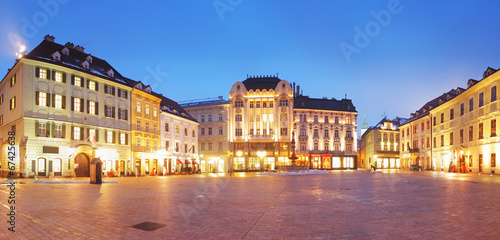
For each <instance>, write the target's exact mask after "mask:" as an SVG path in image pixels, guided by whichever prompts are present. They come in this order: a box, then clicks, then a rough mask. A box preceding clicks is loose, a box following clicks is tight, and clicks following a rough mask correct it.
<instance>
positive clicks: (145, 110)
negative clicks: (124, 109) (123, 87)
mask: <svg viewBox="0 0 500 240" xmlns="http://www.w3.org/2000/svg"><path fill="white" fill-rule="evenodd" d="M129 81H131V82H132V84H133V86H134V89H133V90H132V92H131V105H132V107H131V109H132V111H131V121H130V122H131V124H132V128H131V129H132V131H131V132H132V133H131V135H132V141H131V147H132V154H133V159H134V160H133V161H134V171H133V172H134V174H135V175H139V176H141V175H156V174H158V172H160V171H159V170H160V169H162V168H163V167H162V166H163V163H161V162H160V160H161V161H163V156H162V154H161V152H160V151H159V150H160V148H161V145H160V109H159V108H160V102H161V99H160V98H159V97H157V96H155V94H154V93H152V91H151V86H145V85H144V84H143V83H141V82H140V81H139V82H134V81H133V80H130V79H129Z"/></svg>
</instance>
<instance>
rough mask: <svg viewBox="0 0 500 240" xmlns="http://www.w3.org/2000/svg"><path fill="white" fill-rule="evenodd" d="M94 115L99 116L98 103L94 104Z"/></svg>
mask: <svg viewBox="0 0 500 240" xmlns="http://www.w3.org/2000/svg"><path fill="white" fill-rule="evenodd" d="M95 115H99V103H98V102H95Z"/></svg>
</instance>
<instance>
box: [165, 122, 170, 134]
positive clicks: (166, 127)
mask: <svg viewBox="0 0 500 240" xmlns="http://www.w3.org/2000/svg"><path fill="white" fill-rule="evenodd" d="M168 131H169V130H168V123H165V132H168Z"/></svg>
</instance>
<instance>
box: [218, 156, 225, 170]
mask: <svg viewBox="0 0 500 240" xmlns="http://www.w3.org/2000/svg"><path fill="white" fill-rule="evenodd" d="M217 171H218V172H220V173H224V160H222V159H219V161H218V164H217Z"/></svg>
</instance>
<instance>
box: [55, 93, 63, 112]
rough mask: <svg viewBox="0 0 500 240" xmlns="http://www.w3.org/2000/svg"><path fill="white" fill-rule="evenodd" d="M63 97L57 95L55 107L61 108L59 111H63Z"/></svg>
mask: <svg viewBox="0 0 500 240" xmlns="http://www.w3.org/2000/svg"><path fill="white" fill-rule="evenodd" d="M62 99H63V97H62V96H61V95H55V103H54V107H55V108H59V109H62V101H63V100H62Z"/></svg>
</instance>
